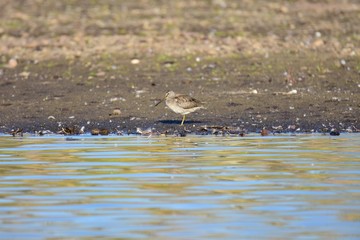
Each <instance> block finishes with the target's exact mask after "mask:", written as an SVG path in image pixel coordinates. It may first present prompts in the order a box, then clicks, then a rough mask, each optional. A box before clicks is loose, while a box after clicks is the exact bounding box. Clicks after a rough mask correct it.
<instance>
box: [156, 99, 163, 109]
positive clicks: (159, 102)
mask: <svg viewBox="0 0 360 240" xmlns="http://www.w3.org/2000/svg"><path fill="white" fill-rule="evenodd" d="M164 100H165V98H163V99H161V100H160V102H158V103H157V104H155V107H156V106H157V105H159V104H160V103H162V102H163V101H164Z"/></svg>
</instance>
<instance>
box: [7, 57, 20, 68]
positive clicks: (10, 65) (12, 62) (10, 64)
mask: <svg viewBox="0 0 360 240" xmlns="http://www.w3.org/2000/svg"><path fill="white" fill-rule="evenodd" d="M17 65H18V62H17V60H16V59H15V58H12V59H10V60H9V62H8V64H7V67H8V68H16V66H17Z"/></svg>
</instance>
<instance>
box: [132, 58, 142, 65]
mask: <svg viewBox="0 0 360 240" xmlns="http://www.w3.org/2000/svg"><path fill="white" fill-rule="evenodd" d="M139 63H140V60H139V59H137V58H134V59H131V64H139Z"/></svg>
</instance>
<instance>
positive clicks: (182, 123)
mask: <svg viewBox="0 0 360 240" xmlns="http://www.w3.org/2000/svg"><path fill="white" fill-rule="evenodd" d="M185 116H186V115H183V119H182V122H181V124H180V126H182V125H184V121H185Z"/></svg>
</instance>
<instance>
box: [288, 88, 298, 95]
mask: <svg viewBox="0 0 360 240" xmlns="http://www.w3.org/2000/svg"><path fill="white" fill-rule="evenodd" d="M286 94H289V95H291V94H297V90H296V89H293V90H291V91H289V92H287V93H286Z"/></svg>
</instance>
